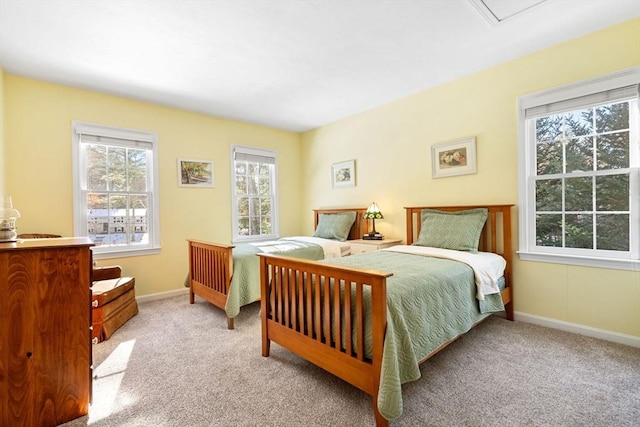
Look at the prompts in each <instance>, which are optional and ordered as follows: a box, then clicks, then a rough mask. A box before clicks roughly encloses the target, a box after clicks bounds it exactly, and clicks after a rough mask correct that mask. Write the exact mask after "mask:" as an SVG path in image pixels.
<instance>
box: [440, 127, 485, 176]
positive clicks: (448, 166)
mask: <svg viewBox="0 0 640 427" xmlns="http://www.w3.org/2000/svg"><path fill="white" fill-rule="evenodd" d="M470 173H476V138H475V137H470V138H464V139H457V140H455V141H447V142H441V143H438V144H433V145H432V146H431V176H432V177H433V178H443V177H447V176H455V175H466V174H470Z"/></svg>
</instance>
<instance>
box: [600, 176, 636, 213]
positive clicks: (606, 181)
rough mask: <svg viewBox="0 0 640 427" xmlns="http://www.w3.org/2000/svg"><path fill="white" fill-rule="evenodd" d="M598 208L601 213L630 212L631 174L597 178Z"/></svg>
mask: <svg viewBox="0 0 640 427" xmlns="http://www.w3.org/2000/svg"><path fill="white" fill-rule="evenodd" d="M596 208H597V210H599V211H628V210H629V174H624V175H610V176H598V177H596Z"/></svg>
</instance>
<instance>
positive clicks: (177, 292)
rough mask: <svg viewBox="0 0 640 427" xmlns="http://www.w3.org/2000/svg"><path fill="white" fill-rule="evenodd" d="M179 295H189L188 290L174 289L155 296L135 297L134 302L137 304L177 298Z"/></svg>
mask: <svg viewBox="0 0 640 427" xmlns="http://www.w3.org/2000/svg"><path fill="white" fill-rule="evenodd" d="M179 295H189V288H184V289H176V290H174V291H167V292H158V293H156V294H149V295H142V296H139V297H138V296H137V297H136V301H138V302H139V303H143V302H149V301H155V300H159V299H164V298H171V297H177V296H179Z"/></svg>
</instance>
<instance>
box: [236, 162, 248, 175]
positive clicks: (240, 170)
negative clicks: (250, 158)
mask: <svg viewBox="0 0 640 427" xmlns="http://www.w3.org/2000/svg"><path fill="white" fill-rule="evenodd" d="M246 174H247V162H236V175H242V176H244V175H246Z"/></svg>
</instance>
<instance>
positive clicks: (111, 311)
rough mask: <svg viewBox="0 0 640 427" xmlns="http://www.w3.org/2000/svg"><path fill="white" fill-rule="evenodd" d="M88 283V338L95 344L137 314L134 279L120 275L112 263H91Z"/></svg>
mask: <svg viewBox="0 0 640 427" xmlns="http://www.w3.org/2000/svg"><path fill="white" fill-rule="evenodd" d="M91 283H92V286H91V294H92V296H91V315H92V320H91V327H92V332H91V338H92V342H93V343H94V344H97V343H99V342H102V341H104V340H108V339H109V337H111V335H112V334H113V333H114V332H115V331H116V330H117V329H118V328H119V327H121V326H122V325H124V324H125V323H126V322H127V321H128V320H129V319H131V318H132V317H133V316H135V315H136V314H138V303H137V302H136V289H135V285H136V279H135V278H134V277H123V276H122V269H121V268H120V266H117V265H116V266H107V267H94V268H93V271H92V276H91Z"/></svg>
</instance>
